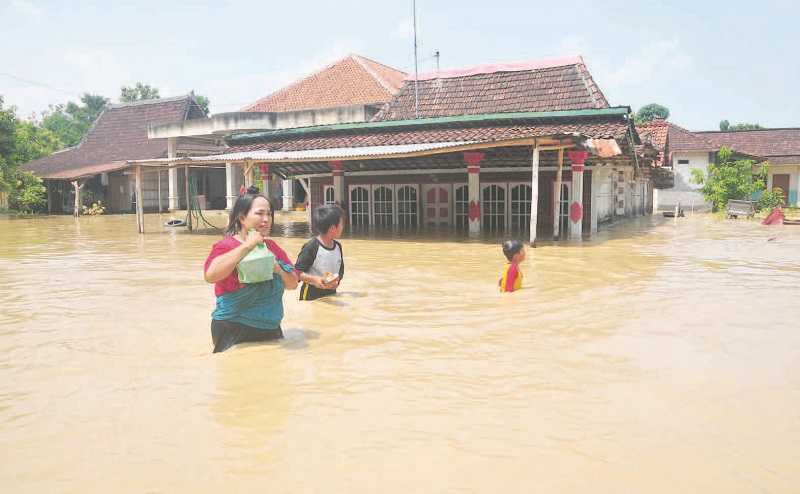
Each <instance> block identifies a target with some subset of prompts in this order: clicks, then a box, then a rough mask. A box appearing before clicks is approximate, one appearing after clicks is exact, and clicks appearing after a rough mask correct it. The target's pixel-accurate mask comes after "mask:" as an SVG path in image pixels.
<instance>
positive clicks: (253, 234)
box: [243, 230, 264, 250]
mask: <svg viewBox="0 0 800 494" xmlns="http://www.w3.org/2000/svg"><path fill="white" fill-rule="evenodd" d="M243 243H244V245H245V247H247V250H253V249H254V248H255V246H256V245H258V244H259V243H264V235H262V234H261V233H260V232H258V231H256V230H250V231H249V232H248V233H247V238H245V239H244V242H243Z"/></svg>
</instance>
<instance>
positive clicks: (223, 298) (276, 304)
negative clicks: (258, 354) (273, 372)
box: [204, 237, 294, 352]
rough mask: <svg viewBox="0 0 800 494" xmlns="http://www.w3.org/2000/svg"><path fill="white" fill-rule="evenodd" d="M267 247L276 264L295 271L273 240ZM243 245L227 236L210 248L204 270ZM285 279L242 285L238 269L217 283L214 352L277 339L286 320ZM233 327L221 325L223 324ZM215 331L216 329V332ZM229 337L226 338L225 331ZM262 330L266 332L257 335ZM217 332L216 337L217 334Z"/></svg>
mask: <svg viewBox="0 0 800 494" xmlns="http://www.w3.org/2000/svg"><path fill="white" fill-rule="evenodd" d="M265 243H266V246H267V248H268V249H269V250H270V252H272V253H273V254H274V255H275V262H277V263H278V265H279V266H280V267H281V269H283V270H284V271H286V272H288V273H291V272H293V271H294V266H292V264H291V261H290V260H289V256H287V255H286V252H284V250H283V249H281V248H280V247H279V246H278V244H276V243H275V242H273V241H272V240H269V239H268V240H266V241H265ZM240 245H241V242H239V240H237V239H236V238H234V237H225V238H223V239H222V240H220V241H219V242H217V243H216V244H214V246H213V247H212V248H211V253H210V254H209V255H208V258H207V259H206V263H205V268H204V269H205V270H207V269H208V266H209V265H210V264H211V261H213V260H214V259H215V258H216V257H218V256H220V255H222V254H225V253H227V252H230V251H231V250H233V249H235V248H237V247H239V246H240ZM283 291H284V284H283V279H282V278H281V277H280V276H275V277H273V279H271V280H267V281H264V282H261V283H248V284H244V283H240V282H239V276H238V274H237V273H236V270H233V272H231V274H230V275H228V276H227V277H226V278H225V279H222V280H220V281H218V282H216V283H214V294H215V295H216V296H217V304H216V307H215V308H214V311H213V312H212V313H211V319H212V322H211V338H212V341H213V343H214V352H221V351H224V350H226V349H228V348H230V347H231V346H233V345H235V344H236V343H239V342H243V341H263V340H269V339H275V338H276V337H280V336H275V335H276V334H281V333H280V324H281V320H282V319H283ZM222 322H224V323H230V324H220V323H222ZM215 328H216V329H215ZM228 330H230V331H231V334H230V335H224V334H222V333H224V332H225V331H228ZM259 331H263V333H258V332H259ZM215 333H216V334H215Z"/></svg>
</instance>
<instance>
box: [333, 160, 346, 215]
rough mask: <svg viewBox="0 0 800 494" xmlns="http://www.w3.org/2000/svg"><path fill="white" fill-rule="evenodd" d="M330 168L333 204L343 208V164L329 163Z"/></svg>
mask: <svg viewBox="0 0 800 494" xmlns="http://www.w3.org/2000/svg"><path fill="white" fill-rule="evenodd" d="M330 166H331V173H332V174H333V202H335V203H336V204H338V205H339V206H341V207H344V205H345V194H344V164H343V163H342V162H341V161H331V162H330Z"/></svg>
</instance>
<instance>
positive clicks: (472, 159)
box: [464, 151, 486, 237]
mask: <svg viewBox="0 0 800 494" xmlns="http://www.w3.org/2000/svg"><path fill="white" fill-rule="evenodd" d="M484 156H486V155H485V154H484V153H482V152H480V151H465V152H464V161H465V162H466V163H467V187H468V191H469V208H468V210H467V211H468V212H467V218H468V219H469V236H470V237H477V236H478V235H480V234H481V161H482V160H483V157H484Z"/></svg>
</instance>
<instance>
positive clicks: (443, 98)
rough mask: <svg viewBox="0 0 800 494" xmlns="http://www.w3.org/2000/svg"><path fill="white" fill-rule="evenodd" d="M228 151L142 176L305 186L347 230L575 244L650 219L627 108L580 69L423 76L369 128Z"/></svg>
mask: <svg viewBox="0 0 800 494" xmlns="http://www.w3.org/2000/svg"><path fill="white" fill-rule="evenodd" d="M160 130H161V129H158V128H156V129H153V133H158V132H159V131H160ZM227 143H228V146H229V148H228V149H227V150H226V152H225V154H221V155H217V156H208V157H203V158H192V159H174V160H148V161H141V162H139V163H138V165H140V166H165V165H166V166H172V167H174V166H181V165H183V164H187V165H188V164H189V163H191V164H192V166H198V165H200V164H203V165H206V166H214V165H217V164H219V163H226V164H228V166H237V165H238V166H241V167H242V168H243V169H244V170H245V180H253V175H252V171H253V170H254V169H255V168H256V167H258V168H260V169H261V170H262V175H263V176H267V177H269V176H270V175H274V176H278V177H280V178H282V179H297V180H299V181H300V183H301V184H302V186H303V187H304V189H306V190H307V192H308V193H309V195H310V204H311V206H312V208H313V207H315V206H318V205H320V204H327V203H337V204H339V205H341V206H342V207H343V208H344V209H345V210H346V211H347V214H348V216H349V220H350V225H351V228H354V229H359V228H371V227H377V228H398V229H403V228H418V227H429V228H439V229H450V230H454V231H463V232H469V233H470V234H472V235H478V234H481V233H485V234H490V235H512V234H513V235H516V236H523V237H525V238H530V240H531V241H533V240H534V239H535V238H536V237H537V235H539V236H540V237H541V236H552V237H556V238H581V237H582V236H585V235H591V234H592V232H595V231H597V229H598V228H599V227H600V225H602V224H604V223H606V222H609V221H612V220H614V219H616V218H620V217H628V216H633V215H641V214H645V213H647V212H648V211H649V210H650V207H651V201H650V198H651V196H652V186H651V182H650V167H651V162H652V159H651V158H647V157H646V156H645V155H644V154H641V153H637V151H636V148H637V146H641V145H642V142H641V141H640V140H639V137H638V134H637V132H636V129H635V128H634V126H633V124H632V119H631V112H630V108H628V107H612V106H610V105H609V103H608V101H607V100H606V98H605V96H604V95H603V93H602V91H601V90H600V88H599V87H598V86H597V84H596V83H595V81H594V79H593V78H592V76H591V74H590V73H589V71H588V69H587V68H586V65H585V63H584V61H583V59H582V58H581V57H572V58H562V59H550V60H540V61H533V62H525V63H515V64H497V65H484V66H477V67H469V68H465V69H457V70H449V71H440V72H435V73H430V74H423V75H420V76H419V78H418V79H417V80H416V81H415V80H410V79H406V80H405V82H404V85H403V87H402V88H401V89H400V90H399V92H398V93H397V94H396V95H395V96H394V97H393V98H392V99H391V101H390V102H389V103H388V104H387V105H386V106H385V107H383V108H382V109H381V110H380V111H379V112H378V113H376V114H375V116H374V118H373V119H372V120H371V121H369V122H359V123H339V124H329V125H311V126H306V127H295V128H272V129H266V130H261V131H254V132H249V133H238V134H233V135H230V136H229V137H228V138H227ZM268 190H270V189H268Z"/></svg>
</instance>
